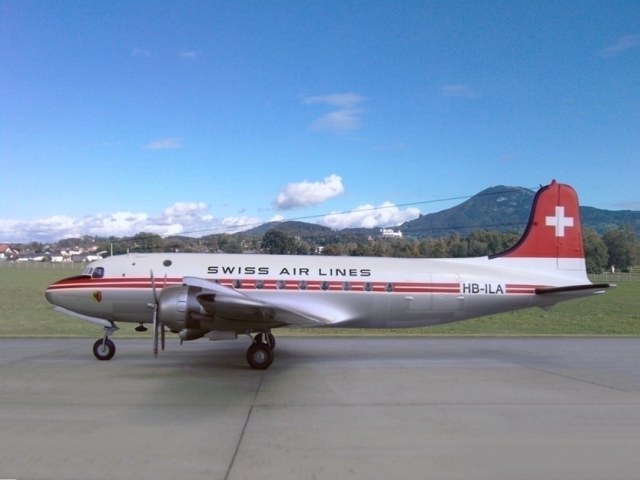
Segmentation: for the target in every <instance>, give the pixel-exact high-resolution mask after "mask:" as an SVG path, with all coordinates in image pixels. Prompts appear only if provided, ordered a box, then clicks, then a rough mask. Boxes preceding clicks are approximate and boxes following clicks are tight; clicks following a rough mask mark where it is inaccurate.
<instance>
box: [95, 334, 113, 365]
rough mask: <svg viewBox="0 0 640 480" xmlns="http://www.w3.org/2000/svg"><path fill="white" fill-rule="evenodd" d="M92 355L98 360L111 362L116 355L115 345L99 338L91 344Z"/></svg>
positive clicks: (106, 339)
mask: <svg viewBox="0 0 640 480" xmlns="http://www.w3.org/2000/svg"><path fill="white" fill-rule="evenodd" d="M93 354H94V355H95V356H96V358H97V359H98V360H111V359H112V358H113V356H114V355H115V354H116V345H115V343H113V342H112V341H111V340H109V339H108V338H101V339H100V340H98V341H97V342H96V343H94V344H93Z"/></svg>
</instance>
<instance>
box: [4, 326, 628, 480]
mask: <svg viewBox="0 0 640 480" xmlns="http://www.w3.org/2000/svg"><path fill="white" fill-rule="evenodd" d="M93 341H94V340H91V339H0V478H12V479H20V480H40V479H42V480H56V479H61V480H62V479H64V480H74V479H77V480H91V479H100V480H101V479H109V480H119V479H122V480H133V479H154V480H157V479H178V478H184V479H190V480H194V479H195V480H197V479H208V480H217V479H220V480H222V479H229V480H237V479H247V478H260V479H262V480H264V479H278V480H283V479H331V480H335V479H385V480H387V479H431V478H432V479H474V480H483V479H487V480H488V479H491V480H497V479H505V480H506V479H508V480H513V479H519V480H520V479H535V480H540V479H545V480H549V479H562V480H566V479H580V480H589V479H629V480H638V479H640V339H639V338H530V339H521V338H424V337H412V338H377V337H363V338H307V337H302V338H295V337H278V338H277V342H278V343H277V348H276V359H275V362H274V364H273V366H272V367H271V368H270V369H269V370H266V371H255V370H252V369H250V368H249V367H248V366H247V364H246V362H245V358H244V356H245V350H246V348H247V346H248V340H242V339H241V340H238V341H235V342H218V343H210V342H208V341H206V340H200V341H196V342H188V343H185V344H184V345H183V346H182V347H180V346H178V345H177V342H176V341H175V340H173V339H171V340H170V341H169V342H168V348H167V350H166V351H165V352H163V353H161V354H160V356H159V357H158V358H157V359H154V358H153V356H152V354H151V341H150V340H130V339H118V337H117V335H116V336H115V337H114V341H115V343H116V346H117V349H118V351H117V353H116V356H115V357H114V359H113V360H111V361H109V362H99V361H97V360H95V359H94V357H93V354H92V352H91V347H92V344H93Z"/></svg>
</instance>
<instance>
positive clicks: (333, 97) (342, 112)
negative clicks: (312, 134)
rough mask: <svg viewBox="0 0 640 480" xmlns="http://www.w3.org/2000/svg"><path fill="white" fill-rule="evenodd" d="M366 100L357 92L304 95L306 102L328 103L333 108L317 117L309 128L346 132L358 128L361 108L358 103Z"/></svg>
mask: <svg viewBox="0 0 640 480" xmlns="http://www.w3.org/2000/svg"><path fill="white" fill-rule="evenodd" d="M365 100H366V98H365V97H363V96H361V95H358V94H357V93H332V94H329V95H316V96H310V97H305V98H304V99H303V101H304V103H306V104H311V105H312V104H321V105H328V106H330V107H332V108H333V110H331V111H330V112H327V113H325V114H324V115H322V116H320V117H319V118H317V119H316V120H315V121H314V122H313V123H312V124H311V129H312V130H317V131H325V132H335V133H341V132H347V131H352V130H357V129H358V128H360V123H361V122H360V118H361V115H362V109H360V108H359V105H360V104H361V103H362V102H364V101H365Z"/></svg>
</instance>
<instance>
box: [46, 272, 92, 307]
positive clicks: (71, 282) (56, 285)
mask: <svg viewBox="0 0 640 480" xmlns="http://www.w3.org/2000/svg"><path fill="white" fill-rule="evenodd" d="M87 278H88V277H87V275H76V276H74V277H67V278H63V279H62V280H58V281H57V282H53V283H52V284H51V285H49V286H48V287H47V289H46V290H45V292H44V296H45V298H46V299H47V301H48V302H49V303H51V304H53V305H55V306H58V307H65V308H69V307H70V306H72V303H73V299H74V298H76V297H77V292H78V286H79V285H80V283H81V282H82V281H86V279H87ZM76 301H77V298H76Z"/></svg>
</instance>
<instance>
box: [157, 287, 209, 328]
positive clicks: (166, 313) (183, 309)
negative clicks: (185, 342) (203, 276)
mask: <svg viewBox="0 0 640 480" xmlns="http://www.w3.org/2000/svg"><path fill="white" fill-rule="evenodd" d="M201 292H202V289H201V288H200V287H190V286H185V285H174V286H171V287H165V288H163V289H162V291H161V292H160V298H159V299H158V321H159V322H160V323H161V324H163V325H166V326H167V327H168V328H169V329H170V330H172V331H174V332H179V331H181V330H184V329H200V322H199V321H198V320H196V319H193V318H192V317H191V315H193V314H198V315H207V312H206V311H205V310H204V308H202V306H201V305H200V303H199V302H198V300H197V299H196V296H197V295H198V294H199V293H201Z"/></svg>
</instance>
